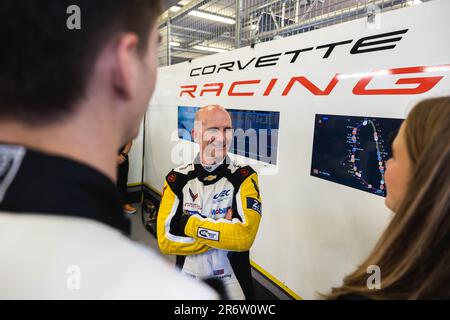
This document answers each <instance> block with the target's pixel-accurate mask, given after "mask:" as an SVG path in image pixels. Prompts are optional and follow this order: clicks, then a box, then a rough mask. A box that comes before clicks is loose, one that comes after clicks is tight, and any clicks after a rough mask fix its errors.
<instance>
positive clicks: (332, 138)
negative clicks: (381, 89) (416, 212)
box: [311, 114, 403, 197]
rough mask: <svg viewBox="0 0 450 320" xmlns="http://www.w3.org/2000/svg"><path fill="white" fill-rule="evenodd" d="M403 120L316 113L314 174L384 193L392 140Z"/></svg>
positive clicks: (383, 195)
mask: <svg viewBox="0 0 450 320" xmlns="http://www.w3.org/2000/svg"><path fill="white" fill-rule="evenodd" d="M402 121H403V119H393V118H374V117H355V116H336V115H323V114H317V115H316V119H315V126H314V143H313V154H312V164H311V175H312V176H314V177H317V178H321V179H325V180H328V181H332V182H336V183H339V184H342V185H345V186H347V187H351V188H356V189H359V190H362V191H366V192H370V193H373V194H376V195H379V196H382V197H385V196H386V186H385V181H384V173H385V170H386V161H387V160H388V159H389V158H390V157H391V145H390V142H391V139H392V138H393V136H395V134H396V132H397V131H398V129H399V128H400V125H401V123H402Z"/></svg>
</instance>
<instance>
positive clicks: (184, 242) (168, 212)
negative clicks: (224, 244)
mask: <svg viewBox="0 0 450 320" xmlns="http://www.w3.org/2000/svg"><path fill="white" fill-rule="evenodd" d="M182 215H183V210H182V204H180V199H179V198H178V197H177V195H176V194H175V193H174V191H173V190H172V188H171V187H170V185H169V184H168V183H167V182H166V183H165V184H164V192H163V196H162V199H161V204H160V206H159V210H158V218H157V223H156V225H157V238H158V245H159V248H160V250H161V252H162V253H164V254H174V255H191V254H199V253H203V252H206V251H208V250H209V249H210V247H208V246H207V245H206V244H204V243H201V242H200V241H197V240H196V239H194V238H192V237H189V236H187V235H185V234H184V232H183V231H182V229H181V226H180V225H179V222H180V216H182Z"/></svg>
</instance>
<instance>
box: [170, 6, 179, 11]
mask: <svg viewBox="0 0 450 320" xmlns="http://www.w3.org/2000/svg"><path fill="white" fill-rule="evenodd" d="M180 9H181V7H179V6H171V7H170V8H169V10H170V11H172V12H177V11H178V10H180Z"/></svg>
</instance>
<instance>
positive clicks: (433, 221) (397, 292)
mask: <svg viewBox="0 0 450 320" xmlns="http://www.w3.org/2000/svg"><path fill="white" fill-rule="evenodd" d="M392 151H393V154H392V158H391V159H389V161H388V162H387V168H386V173H385V181H386V188H387V196H386V206H387V207H388V208H389V209H391V210H392V211H393V212H394V217H393V219H392V221H391V222H390V224H389V226H388V227H387V229H386V230H385V232H384V233H383V235H382V236H381V239H380V240H379V241H378V244H377V245H376V246H375V249H374V250H373V251H372V253H371V254H370V255H369V257H368V258H367V259H366V261H364V263H363V264H361V265H360V266H359V267H358V268H357V269H356V271H354V272H353V273H352V274H350V275H349V276H347V277H346V278H345V279H344V283H343V285H342V286H341V287H338V288H334V289H333V290H332V292H331V294H329V295H325V296H326V297H327V298H329V299H450V272H449V270H450V250H449V244H450V97H440V98H433V99H428V100H424V101H422V102H420V103H418V104H417V105H416V106H415V107H414V109H413V110H412V111H411V112H410V114H409V115H408V117H407V119H406V120H405V121H404V122H403V124H402V126H401V128H400V130H399V132H398V135H397V136H396V138H395V140H394V142H393V145H392ZM372 265H375V266H378V267H379V268H380V271H381V275H380V276H381V283H380V286H381V288H380V289H369V288H368V285H367V280H368V277H369V276H370V275H371V274H370V273H369V274H368V273H367V268H368V267H369V266H372Z"/></svg>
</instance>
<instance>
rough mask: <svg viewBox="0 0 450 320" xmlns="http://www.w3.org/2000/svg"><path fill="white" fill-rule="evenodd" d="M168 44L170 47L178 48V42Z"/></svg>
mask: <svg viewBox="0 0 450 320" xmlns="http://www.w3.org/2000/svg"><path fill="white" fill-rule="evenodd" d="M169 44H170V46H171V47H179V46H180V43H179V42H175V41H170V42H169Z"/></svg>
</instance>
